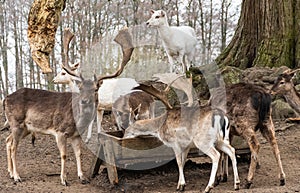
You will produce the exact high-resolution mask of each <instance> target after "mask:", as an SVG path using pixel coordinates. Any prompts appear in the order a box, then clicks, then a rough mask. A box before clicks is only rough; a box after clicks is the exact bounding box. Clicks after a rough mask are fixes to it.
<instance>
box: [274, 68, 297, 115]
mask: <svg viewBox="0 0 300 193" xmlns="http://www.w3.org/2000/svg"><path fill="white" fill-rule="evenodd" d="M299 70H300V69H296V70H293V71H291V70H286V71H284V72H283V73H282V74H280V75H279V76H278V77H277V79H276V80H275V82H274V85H273V87H272V88H271V94H272V95H276V94H278V95H283V96H284V98H285V100H286V101H287V103H288V104H289V105H290V106H291V107H292V108H293V109H295V111H296V112H297V113H298V114H299V115H300V94H299V93H298V92H297V90H296V89H295V85H294V83H293V80H292V79H293V77H294V75H295V74H296V72H297V71H299ZM296 119H297V120H300V118H296Z"/></svg>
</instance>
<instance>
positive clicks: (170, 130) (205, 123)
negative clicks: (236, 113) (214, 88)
mask: <svg viewBox="0 0 300 193" xmlns="http://www.w3.org/2000/svg"><path fill="white" fill-rule="evenodd" d="M137 88H138V89H141V90H143V91H145V92H148V93H149V94H151V95H153V96H155V97H157V98H159V99H160V100H161V101H162V102H163V103H164V104H165V105H166V107H167V111H166V112H165V113H164V114H162V115H161V116H158V117H156V118H153V119H147V120H139V121H136V122H135V123H133V124H132V125H130V126H129V127H128V128H127V129H126V130H125V134H124V137H125V138H130V137H136V136H139V135H153V136H156V137H157V138H158V139H160V140H161V141H162V142H163V143H164V144H165V145H167V146H169V147H171V148H172V149H173V150H174V153H175V157H176V161H177V164H178V168H179V180H178V185H177V190H181V191H183V190H184V187H185V179H184V173H183V168H184V165H185V162H186V158H187V154H188V152H189V149H190V147H191V146H192V145H195V146H196V147H197V148H198V149H199V150H200V151H202V152H203V153H205V154H206V155H208V156H209V157H210V158H211V159H212V170H211V174H210V179H209V182H208V185H207V186H206V188H205V192H209V191H210V190H211V189H212V188H213V183H214V182H215V177H216V173H217V169H218V163H219V159H220V153H219V151H218V150H221V151H223V152H225V153H226V154H228V155H229V157H230V158H231V160H232V166H233V172H234V189H235V190H237V189H239V183H240V180H239V177H238V170H237V165H236V164H237V163H236V158H235V149H234V148H233V147H232V146H230V144H229V143H227V142H225V141H224V135H225V130H228V129H229V128H228V126H229V120H228V118H227V117H226V116H225V115H224V114H223V112H222V111H220V110H217V109H215V110H213V109H211V108H210V107H209V106H207V107H199V106H198V105H194V106H190V107H181V108H173V107H172V106H171V105H170V104H169V102H168V100H167V98H166V94H165V93H164V92H160V91H158V90H156V89H155V88H154V87H152V86H147V85H142V84H141V85H140V86H138V87H137ZM217 149H218V150H217Z"/></svg>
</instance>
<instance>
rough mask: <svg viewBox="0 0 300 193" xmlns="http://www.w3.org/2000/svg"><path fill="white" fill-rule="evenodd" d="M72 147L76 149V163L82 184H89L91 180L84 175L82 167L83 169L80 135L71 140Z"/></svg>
mask: <svg viewBox="0 0 300 193" xmlns="http://www.w3.org/2000/svg"><path fill="white" fill-rule="evenodd" d="M71 144H72V148H73V150H74V154H75V157H76V164H77V174H78V177H79V179H80V181H81V183H82V184H87V183H89V181H88V180H87V178H86V177H85V176H84V175H83V172H82V169H81V158H80V156H81V150H80V149H81V139H80V137H75V138H74V139H72V141H71Z"/></svg>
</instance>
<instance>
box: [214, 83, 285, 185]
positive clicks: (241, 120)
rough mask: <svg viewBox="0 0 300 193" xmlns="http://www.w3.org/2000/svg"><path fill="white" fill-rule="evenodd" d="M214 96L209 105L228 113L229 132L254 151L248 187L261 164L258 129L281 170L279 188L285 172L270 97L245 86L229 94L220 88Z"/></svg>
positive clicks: (231, 88) (232, 88)
mask: <svg viewBox="0 0 300 193" xmlns="http://www.w3.org/2000/svg"><path fill="white" fill-rule="evenodd" d="M215 93H216V94H215V95H213V96H211V98H210V105H212V106H214V107H219V108H220V107H221V108H222V109H223V110H224V111H225V110H226V113H227V115H228V117H229V119H230V123H231V131H230V133H231V134H233V135H239V136H242V137H243V138H244V139H245V140H246V141H247V142H248V145H249V148H250V151H251V163H250V167H249V172H248V177H247V182H246V185H245V187H246V188H250V186H251V184H252V181H253V177H254V173H255V169H256V166H257V163H258V152H259V148H260V144H259V142H258V140H257V136H256V131H257V130H259V131H260V132H261V133H262V135H263V137H264V138H265V139H266V140H267V141H268V142H269V143H270V145H271V146H272V149H273V153H274V155H275V158H276V161H277V165H278V168H279V179H280V185H281V186H283V185H284V184H285V173H284V171H283V167H282V163H281V158H280V152H279V149H278V144H277V140H276V137H275V131H274V124H273V121H272V117H271V95H270V94H269V93H268V92H266V91H265V90H264V89H263V88H262V87H260V86H257V85H253V84H246V83H238V84H233V85H230V86H227V87H226V93H225V92H224V90H223V89H217V91H216V92H215Z"/></svg>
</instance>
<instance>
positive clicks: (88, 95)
mask: <svg viewBox="0 0 300 193" xmlns="http://www.w3.org/2000/svg"><path fill="white" fill-rule="evenodd" d="M72 37H73V34H72V33H71V32H70V31H68V30H66V33H65V34H64V38H65V41H64V47H65V51H66V55H68V54H67V53H68V45H69V42H70V41H71V39H72ZM117 37H119V38H120V39H122V40H121V41H122V44H120V45H121V46H122V50H123V61H122V64H121V65H120V66H119V68H118V70H117V71H116V72H115V73H114V74H112V75H106V76H99V77H97V78H96V79H95V80H94V81H92V80H85V79H84V78H83V77H82V76H78V77H77V78H78V81H77V82H78V88H79V93H71V92H63V93H59V92H50V91H46V90H40V89H29V88H22V89H19V90H17V91H16V92H14V93H12V94H10V95H8V96H7V97H6V98H5V101H4V105H5V115H6V118H7V120H8V123H9V125H10V128H11V134H10V135H9V136H8V137H7V139H6V147H7V161H8V172H9V174H10V177H11V178H13V179H14V181H15V182H20V181H21V178H20V176H19V173H18V171H17V161H16V160H17V159H16V152H17V147H18V144H19V142H20V140H21V139H22V138H24V137H26V136H27V135H28V134H30V133H33V132H34V133H42V134H48V135H53V136H54V137H55V139H56V142H57V146H58V149H59V152H60V157H61V174H60V178H61V183H62V184H63V185H67V179H66V172H65V161H66V143H67V139H69V140H70V142H71V144H72V147H73V150H74V152H75V156H76V162H77V170H78V176H79V179H80V180H81V182H82V183H86V182H88V181H87V179H86V178H85V177H84V175H83V172H82V169H81V160H80V154H81V153H80V145H81V138H80V135H81V134H82V133H83V132H85V130H86V128H87V126H88V124H89V123H90V122H91V121H92V120H93V119H94V116H95V113H96V96H95V93H96V92H97V90H98V88H99V86H100V85H101V83H102V81H103V80H104V79H108V78H113V77H116V76H118V75H120V74H121V72H122V71H123V69H124V66H125V65H126V63H127V62H128V61H129V59H130V56H131V53H132V50H133V47H132V46H131V39H130V36H129V34H128V31H127V30H121V31H120V32H119V36H117ZM120 39H118V40H120ZM66 61H67V60H66ZM64 68H65V69H66V71H67V72H68V73H70V69H71V68H70V66H69V65H68V62H65V66H64Z"/></svg>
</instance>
